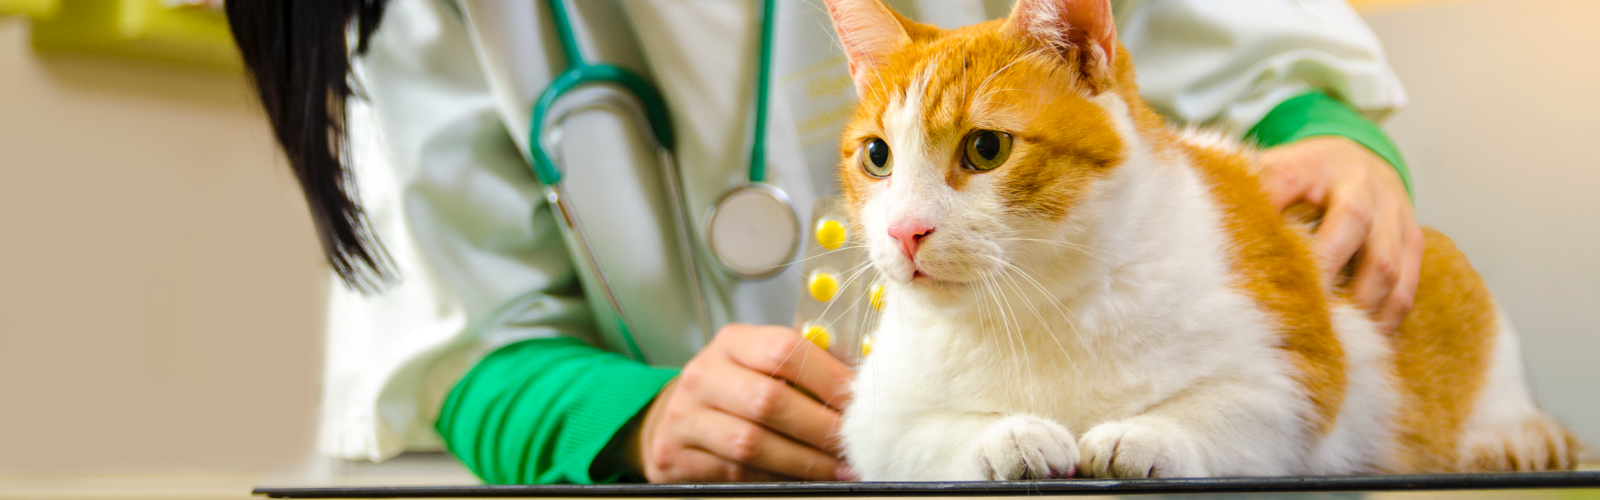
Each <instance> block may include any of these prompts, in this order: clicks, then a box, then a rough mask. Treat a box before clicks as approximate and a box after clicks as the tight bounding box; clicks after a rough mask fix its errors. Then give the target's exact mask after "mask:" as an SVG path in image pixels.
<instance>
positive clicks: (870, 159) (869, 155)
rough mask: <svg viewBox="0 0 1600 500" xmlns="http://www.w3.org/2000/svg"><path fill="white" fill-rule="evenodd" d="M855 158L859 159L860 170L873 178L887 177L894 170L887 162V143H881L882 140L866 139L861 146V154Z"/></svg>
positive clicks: (875, 138)
mask: <svg viewBox="0 0 1600 500" xmlns="http://www.w3.org/2000/svg"><path fill="white" fill-rule="evenodd" d="M856 156H859V157H861V168H862V169H863V170H866V171H867V174H868V175H871V176H873V177H888V176H889V173H890V172H892V171H893V170H894V165H893V164H892V163H890V162H889V160H890V158H889V143H887V142H883V139H879V138H877V137H873V138H871V139H867V142H866V144H863V145H862V146H861V153H860V154H858V155H856Z"/></svg>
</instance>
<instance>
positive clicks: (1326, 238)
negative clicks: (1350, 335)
mask: <svg viewBox="0 0 1600 500" xmlns="http://www.w3.org/2000/svg"><path fill="white" fill-rule="evenodd" d="M1260 164H1261V180H1262V185H1263V186H1264V187H1265V188H1266V190H1267V194H1268V196H1270V197H1271V199H1272V203H1273V205H1274V206H1276V207H1277V208H1278V209H1279V210H1283V209H1285V208H1287V207H1289V206H1290V205H1293V204H1295V203H1297V202H1305V203H1310V204H1312V205H1315V206H1317V207H1318V208H1320V209H1322V211H1323V213H1324V214H1325V215H1324V216H1323V219H1322V224H1321V226H1320V227H1318V228H1317V231H1316V235H1315V236H1313V237H1312V247H1313V251H1314V252H1316V254H1317V256H1318V257H1319V259H1320V264H1321V265H1322V266H1323V268H1322V272H1323V273H1324V275H1325V276H1326V277H1328V278H1330V279H1331V278H1333V277H1334V276H1336V275H1337V274H1338V273H1339V272H1340V271H1341V270H1343V269H1344V268H1345V267H1346V266H1347V265H1352V264H1353V265H1354V269H1355V276H1354V278H1353V280H1352V281H1351V282H1350V291H1351V295H1352V297H1353V298H1354V299H1355V302H1356V305H1358V306H1360V307H1362V308H1364V309H1366V310H1367V311H1368V312H1369V313H1371V314H1372V315H1373V318H1374V319H1375V320H1377V321H1378V325H1379V327H1380V328H1382V329H1383V330H1384V331H1385V332H1389V333H1393V332H1394V331H1395V329H1397V328H1399V326H1400V322H1401V320H1404V319H1405V317H1406V313H1407V312H1410V310H1411V304H1412V302H1413V300H1414V299H1415V298H1416V295H1417V281H1418V279H1419V276H1420V275H1421V272H1422V246H1423V236H1422V227H1421V226H1419V225H1418V224H1417V217H1416V214H1414V213H1413V212H1412V208H1411V202H1410V197H1409V196H1408V195H1407V194H1406V188H1405V184H1404V183H1403V182H1402V181H1401V180H1400V175H1399V174H1397V173H1395V171H1394V168H1393V167H1391V166H1389V163H1388V162H1386V161H1384V160H1383V158H1380V157H1379V156H1378V155H1376V154H1373V152H1372V151H1371V150H1368V149H1367V148H1366V147H1363V146H1361V145H1360V144H1357V143H1356V142H1355V141H1351V140H1350V139H1347V138H1344V137H1338V136H1322V137H1311V138H1307V139H1303V140H1300V141H1296V142H1294V143H1290V144H1286V145H1283V146H1278V147H1275V148H1271V149H1268V150H1266V151H1263V152H1262V154H1261V158H1260Z"/></svg>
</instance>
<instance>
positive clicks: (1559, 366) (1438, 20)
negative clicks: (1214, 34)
mask: <svg viewBox="0 0 1600 500" xmlns="http://www.w3.org/2000/svg"><path fill="white" fill-rule="evenodd" d="M1422 5H1425V6H1426V7H1423V8H1418V9H1416V10H1407V9H1401V8H1397V9H1395V10H1393V11H1387V12H1384V13H1381V14H1376V15H1373V16H1371V17H1369V19H1368V22H1369V23H1370V24H1371V25H1372V28H1373V30H1374V31H1376V32H1377V33H1378V36H1379V37H1380V38H1381V39H1382V40H1383V42H1384V45H1385V46H1386V48H1387V49H1388V52H1389V56H1390V58H1391V60H1392V62H1393V64H1394V67H1395V71H1397V72H1399V74H1400V78H1401V81H1402V82H1404V83H1405V86H1406V89H1407V90H1409V91H1410V92H1411V98H1412V104H1411V106H1410V108H1408V109H1407V110H1405V111H1403V112H1401V113H1400V114H1399V115H1396V116H1395V117H1394V118H1393V119H1392V120H1390V121H1389V123H1388V124H1387V126H1388V129H1389V131H1390V133H1391V134H1392V135H1393V136H1394V138H1395V140H1396V141H1397V142H1399V144H1400V148H1401V150H1402V151H1403V153H1404V154H1405V155H1406V158H1407V159H1408V161H1409V162H1410V163H1411V167H1412V170H1413V172H1415V175H1416V179H1415V180H1416V185H1417V197H1416V202H1417V214H1418V218H1420V219H1421V220H1422V222H1423V223H1425V224H1430V225H1433V226H1435V227H1438V228H1439V229H1441V230H1443V231H1444V232H1446V233H1448V234H1450V235H1451V236H1452V237H1453V238H1454V239H1455V240H1456V243H1457V244H1459V245H1460V247H1461V249H1462V250H1463V251H1465V252H1466V254H1467V257H1468V258H1470V259H1471V260H1472V263H1473V266H1474V267H1476V268H1477V269H1478V271H1479V272H1480V273H1481V274H1482V275H1483V277H1484V279H1485V280H1486V281H1488V283H1489V287H1490V289H1491V290H1492V291H1493V293H1494V294H1495V296H1496V298H1497V300H1498V301H1499V303H1500V306H1501V307H1502V308H1503V309H1505V311H1506V312H1507V313H1508V315H1509V316H1510V318H1511V320H1512V321H1513V322H1514V323H1515V324H1516V327H1517V329H1518V331H1519V333H1520V334H1521V335H1522V346H1523V349H1524V357H1525V358H1526V359H1527V361H1528V364H1529V368H1530V372H1531V376H1532V378H1533V381H1534V383H1535V390H1536V391H1537V395H1538V397H1539V401H1540V403H1541V404H1542V405H1543V406H1544V407H1545V408H1547V409H1549V410H1551V411H1553V412H1555V413H1556V415H1557V416H1559V417H1561V419H1562V420H1564V421H1565V422H1566V423H1567V424H1568V425H1570V426H1572V427H1573V429H1575V430H1577V431H1579V432H1580V433H1581V434H1582V435H1583V436H1584V438H1585V439H1586V440H1587V441H1589V442H1590V443H1595V444H1597V445H1600V196H1596V195H1595V192H1596V188H1597V186H1600V86H1597V83H1596V82H1600V31H1596V30H1595V29H1594V27H1593V24H1594V21H1595V20H1596V19H1600V2H1594V1H1593V0H1538V1H1529V0H1492V1H1476V2H1451V3H1437V2H1436V3H1428V4H1422Z"/></svg>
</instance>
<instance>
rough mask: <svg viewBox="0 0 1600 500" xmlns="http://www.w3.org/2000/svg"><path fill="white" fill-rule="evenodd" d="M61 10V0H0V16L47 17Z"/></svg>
mask: <svg viewBox="0 0 1600 500" xmlns="http://www.w3.org/2000/svg"><path fill="white" fill-rule="evenodd" d="M58 10H61V0H0V16H28V17H32V18H34V19H48V18H51V17H54V16H55V15H56V11H58Z"/></svg>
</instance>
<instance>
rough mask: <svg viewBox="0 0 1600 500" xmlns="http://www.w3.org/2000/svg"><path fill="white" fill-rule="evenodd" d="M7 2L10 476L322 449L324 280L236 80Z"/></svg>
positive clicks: (1, 184)
mask: <svg viewBox="0 0 1600 500" xmlns="http://www.w3.org/2000/svg"><path fill="white" fill-rule="evenodd" d="M27 34H28V29H27V23H26V22H24V21H23V20H22V19H18V18H5V19H0V242H3V243H0V475H7V474H19V473H20V474H26V473H102V472H146V471H148V472H176V471H187V472H226V471H248V470H259V469H264V468H273V467H283V466H284V465H285V464H292V463H297V462H298V461H300V460H301V459H302V458H303V457H305V456H307V455H308V454H309V453H310V449H311V444H312V436H313V430H314V424H315V422H314V419H315V414H314V409H315V405H316V401H317V390H318V374H319V360H320V352H321V344H320V340H319V334H318V332H319V328H320V325H321V301H322V297H323V294H324V291H323V287H324V286H325V285H324V282H323V276H322V274H321V272H322V271H321V268H320V264H319V262H320V261H319V255H318V253H317V248H316V242H315V239H314V235H313V234H312V232H311V228H310V225H309V223H308V222H307V219H306V216H305V208H304V204H303V202H301V201H300V199H299V198H298V194H297V192H296V191H295V190H294V181H293V178H292V176H291V175H290V174H289V172H288V171H287V170H286V169H285V168H283V167H282V164H281V163H282V162H281V160H280V158H279V155H278V154H277V153H276V152H275V150H274V149H273V145H272V143H271V138H270V136H269V131H268V128H267V127H266V125H265V122H264V121H263V120H262V119H261V118H260V113H259V112H258V111H257V109H256V107H254V104H253V103H252V102H251V101H250V95H249V93H248V89H247V87H246V86H245V81H244V79H243V77H242V76H240V75H237V74H234V75H226V74H216V73H206V72H192V71H184V70H182V69H181V68H173V67H171V66H163V65H156V64H150V63H140V62H137V61H116V60H106V59H99V58H83V57H42V56H39V55H36V54H34V53H33V51H32V50H31V49H30V47H29V44H28V39H27Z"/></svg>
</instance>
